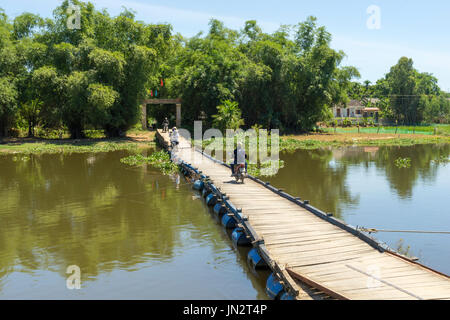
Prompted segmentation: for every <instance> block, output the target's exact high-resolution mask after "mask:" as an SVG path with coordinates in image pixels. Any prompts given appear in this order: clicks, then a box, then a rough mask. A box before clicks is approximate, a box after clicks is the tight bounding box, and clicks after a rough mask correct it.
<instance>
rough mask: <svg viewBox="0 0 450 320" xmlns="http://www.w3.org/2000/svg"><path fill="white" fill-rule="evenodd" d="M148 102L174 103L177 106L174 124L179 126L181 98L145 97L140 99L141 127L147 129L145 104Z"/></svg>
mask: <svg viewBox="0 0 450 320" xmlns="http://www.w3.org/2000/svg"><path fill="white" fill-rule="evenodd" d="M148 104H174V105H176V107H177V119H176V126H177V127H181V99H180V98H178V99H145V100H144V101H142V112H141V116H142V117H141V123H142V129H144V130H146V129H147V105H148Z"/></svg>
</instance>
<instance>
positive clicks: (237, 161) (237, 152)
mask: <svg viewBox="0 0 450 320" xmlns="http://www.w3.org/2000/svg"><path fill="white" fill-rule="evenodd" d="M246 159H248V156H247V154H246V153H245V149H244V148H243V147H242V144H240V143H238V145H237V148H236V149H234V160H233V163H232V164H231V176H232V177H234V176H235V175H236V173H237V169H238V168H239V166H238V165H242V164H245V172H247V161H245V160H246Z"/></svg>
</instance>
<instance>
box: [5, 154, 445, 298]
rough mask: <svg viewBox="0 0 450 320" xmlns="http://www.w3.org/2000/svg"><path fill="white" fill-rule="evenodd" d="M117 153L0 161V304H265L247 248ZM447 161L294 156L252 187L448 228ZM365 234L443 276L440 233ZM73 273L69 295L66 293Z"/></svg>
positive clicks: (394, 223)
mask: <svg viewBox="0 0 450 320" xmlns="http://www.w3.org/2000/svg"><path fill="white" fill-rule="evenodd" d="M150 152H152V150H147V151H144V153H150ZM127 155H128V153H127V152H125V151H117V152H110V153H98V154H66V155H63V154H58V155H45V154H44V155H32V156H20V155H1V156H0V299H15V298H22V299H267V296H266V294H265V281H266V278H267V275H268V272H257V273H254V272H253V271H251V270H250V268H249V267H248V265H247V261H246V254H247V252H248V249H247V248H235V247H234V246H233V245H232V243H231V241H230V236H229V233H227V232H226V231H225V230H224V229H223V228H222V227H221V226H220V224H219V223H218V221H217V220H216V219H215V217H214V215H213V214H212V213H211V210H210V209H208V208H207V207H206V205H205V204H204V201H203V200H202V199H201V198H200V197H199V195H198V194H197V193H196V192H195V191H193V190H192V188H191V185H190V184H189V182H188V181H186V180H185V179H184V177H180V176H179V175H173V176H164V175H162V174H161V173H160V172H159V171H157V170H155V169H154V168H152V167H151V166H144V167H139V168H133V167H129V166H127V165H125V164H122V163H121V162H120V159H121V158H122V157H125V156H127ZM449 155H450V147H449V146H448V145H440V146H439V145H424V146H420V145H419V146H413V147H380V148H378V147H366V148H364V147H349V148H339V149H320V150H314V151H307V150H297V151H295V152H292V153H282V154H281V158H282V159H283V160H284V161H285V167H284V168H282V169H281V170H280V171H279V172H278V174H277V175H276V176H274V177H270V178H263V179H264V180H267V181H270V182H271V183H272V185H275V186H277V187H283V189H284V190H285V191H286V192H288V193H290V194H292V195H296V196H300V197H301V198H303V199H308V200H310V202H311V204H312V205H313V206H316V207H317V208H319V209H322V210H323V211H326V212H333V213H334V214H335V215H337V216H338V217H340V218H342V219H344V220H345V221H346V222H347V223H350V224H352V225H355V226H356V225H358V226H365V227H374V228H383V229H409V230H413V229H414V230H417V229H420V230H440V231H450V230H449V229H450V210H449V206H448V199H449V196H450V164H449V163H444V162H436V161H433V160H436V159H443V158H445V157H446V158H448V157H449ZM399 157H402V158H403V157H409V158H411V167H410V168H398V167H396V166H395V164H394V161H395V159H397V158H399ZM375 237H376V238H378V239H379V240H382V241H384V242H386V243H387V244H388V245H390V246H391V247H393V248H396V249H400V250H402V251H406V250H407V251H408V254H410V255H414V256H417V257H419V258H420V261H421V262H422V263H424V264H426V265H428V266H430V267H433V268H435V269H437V270H439V271H441V272H445V273H447V274H448V273H450V246H449V244H450V241H449V240H450V238H449V237H450V235H438V234H404V233H379V234H376V235H375ZM408 247H409V249H408ZM73 265H75V266H78V267H79V268H80V272H81V289H79V290H77V289H73V290H70V289H68V288H67V284H66V281H67V279H68V277H69V276H70V274H68V273H67V268H68V267H69V266H73Z"/></svg>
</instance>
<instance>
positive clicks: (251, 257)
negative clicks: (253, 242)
mask: <svg viewBox="0 0 450 320" xmlns="http://www.w3.org/2000/svg"><path fill="white" fill-rule="evenodd" d="M247 260H248V262H249V263H250V265H251V266H252V267H253V269H255V270H256V269H262V268H267V263H266V261H264V259H263V258H262V257H261V256H260V254H259V252H258V249H256V248H253V249H252V250H250V251H249V252H248V254H247Z"/></svg>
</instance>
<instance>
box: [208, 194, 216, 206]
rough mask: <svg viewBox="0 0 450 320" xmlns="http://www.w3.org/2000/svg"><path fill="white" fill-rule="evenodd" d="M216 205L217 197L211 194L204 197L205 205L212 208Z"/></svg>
mask: <svg viewBox="0 0 450 320" xmlns="http://www.w3.org/2000/svg"><path fill="white" fill-rule="evenodd" d="M216 203H217V196H216V195H215V194H214V193H211V194H210V195H208V196H207V197H206V204H207V205H208V206H213V205H215V204H216Z"/></svg>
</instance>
